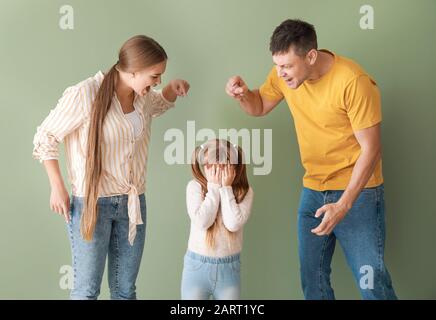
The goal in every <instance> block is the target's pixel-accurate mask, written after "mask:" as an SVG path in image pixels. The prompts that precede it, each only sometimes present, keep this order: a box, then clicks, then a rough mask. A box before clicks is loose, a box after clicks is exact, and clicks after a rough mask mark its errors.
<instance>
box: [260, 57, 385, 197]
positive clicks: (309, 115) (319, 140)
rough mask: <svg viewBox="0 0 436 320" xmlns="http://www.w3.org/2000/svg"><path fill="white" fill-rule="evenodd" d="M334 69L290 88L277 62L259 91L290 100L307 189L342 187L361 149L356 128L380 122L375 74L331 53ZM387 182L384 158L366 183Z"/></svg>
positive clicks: (304, 183)
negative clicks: (383, 169)
mask: <svg viewBox="0 0 436 320" xmlns="http://www.w3.org/2000/svg"><path fill="white" fill-rule="evenodd" d="M323 51H324V52H328V53H330V54H332V55H334V59H335V60H334V64H333V66H332V67H331V69H330V70H329V71H328V72H327V73H326V74H325V75H323V76H322V77H321V78H319V79H317V80H306V81H305V82H304V83H303V84H302V85H301V86H300V87H298V88H297V89H291V88H289V87H288V86H287V85H286V83H285V82H284V80H283V79H281V78H279V77H278V75H277V71H276V68H275V67H274V68H273V69H272V70H271V72H270V73H269V75H268V78H267V80H266V81H265V83H264V84H263V85H262V86H261V87H260V89H259V92H260V95H261V96H262V97H263V98H264V99H266V100H272V101H277V100H281V99H283V98H285V99H286V102H287V103H288V106H289V109H290V111H291V113H292V116H293V118H294V123H295V129H296V132H297V139H298V144H299V146H300V156H301V161H302V164H303V167H304V169H305V170H306V173H305V175H304V177H303V185H304V186H305V187H306V188H310V189H314V190H318V191H324V190H344V189H345V188H346V187H347V185H348V183H349V181H350V178H351V173H352V171H353V168H354V165H355V163H356V161H357V159H358V157H359V155H360V152H361V148H360V145H359V143H358V142H357V140H356V138H355V136H354V133H353V131H358V130H361V129H364V128H368V127H372V126H374V125H376V124H377V123H379V122H381V119H382V115H381V103H380V92H379V90H378V88H377V85H376V83H375V81H374V80H373V79H371V77H370V76H369V75H368V74H367V73H366V72H365V71H364V70H363V69H362V68H361V67H360V66H359V65H358V64H357V63H355V62H353V61H352V60H350V59H347V58H345V57H341V56H338V55H335V54H333V53H332V52H330V51H327V50H323ZM382 183H383V176H382V166H381V160H380V161H379V163H378V164H377V165H376V168H375V170H374V173H373V174H372V175H371V178H370V179H369V181H368V183H367V185H366V188H370V187H375V186H378V185H380V184H382Z"/></svg>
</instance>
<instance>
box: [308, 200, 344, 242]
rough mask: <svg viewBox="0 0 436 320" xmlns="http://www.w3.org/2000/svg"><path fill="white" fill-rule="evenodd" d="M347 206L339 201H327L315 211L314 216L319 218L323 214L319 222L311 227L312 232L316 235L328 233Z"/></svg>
mask: <svg viewBox="0 0 436 320" xmlns="http://www.w3.org/2000/svg"><path fill="white" fill-rule="evenodd" d="M348 210H349V208H348V207H347V206H346V205H344V204H342V203H340V202H336V203H329V204H326V205H323V206H322V207H321V208H319V209H318V210H317V211H316V213H315V218H319V217H320V216H322V215H323V214H324V217H323V218H322V221H321V223H320V224H319V226H318V227H316V228H315V229H312V230H311V231H312V233H315V234H316V235H317V236H325V235H329V234H330V233H331V232H332V231H333V229H334V228H335V226H336V225H337V224H338V223H339V222H340V221H341V220H342V219H343V218H344V217H345V215H346V214H347V212H348Z"/></svg>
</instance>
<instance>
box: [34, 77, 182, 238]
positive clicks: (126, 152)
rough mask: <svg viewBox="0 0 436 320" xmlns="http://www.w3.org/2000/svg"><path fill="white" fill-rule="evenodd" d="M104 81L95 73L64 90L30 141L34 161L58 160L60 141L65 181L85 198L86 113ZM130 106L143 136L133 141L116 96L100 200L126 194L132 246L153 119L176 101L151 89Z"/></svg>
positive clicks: (109, 119)
mask: <svg viewBox="0 0 436 320" xmlns="http://www.w3.org/2000/svg"><path fill="white" fill-rule="evenodd" d="M103 78H104V74H103V73H102V72H101V71H99V72H98V73H97V74H96V75H95V76H93V77H90V78H88V79H86V80H84V81H82V82H80V83H78V84H76V85H74V86H71V87H69V88H67V89H66V90H65V91H64V93H63V95H62V97H61V98H60V99H59V101H58V104H57V106H56V107H55V108H54V109H53V110H51V111H50V114H49V115H48V116H47V118H46V119H45V120H44V121H43V122H42V124H41V125H40V126H39V127H38V128H37V132H36V134H35V137H34V140H33V144H34V149H33V157H34V158H35V159H37V160H39V161H40V162H43V161H44V160H49V159H58V157H59V151H58V144H59V143H60V142H64V144H65V153H66V160H67V171H68V180H69V182H70V183H71V185H72V193H73V195H75V196H81V197H83V196H84V194H85V185H84V182H85V164H86V150H87V138H88V130H89V123H90V115H91V113H90V112H91V106H92V103H93V101H94V99H95V96H96V94H97V91H98V89H99V87H100V85H101V83H102V81H103ZM133 106H134V108H135V110H136V111H137V112H138V113H139V115H140V117H141V120H142V123H143V126H142V132H141V133H140V134H139V136H137V137H135V134H134V128H133V126H132V124H131V122H130V121H128V119H127V118H126V116H125V114H124V113H123V110H122V108H121V104H120V102H119V100H118V98H117V95H116V94H114V97H113V100H112V105H111V108H110V109H109V112H108V114H107V116H106V118H105V122H104V125H103V137H102V148H101V150H102V175H101V178H100V185H99V196H100V197H106V196H113V195H120V194H127V195H128V215H129V242H130V244H133V240H134V239H135V236H136V225H138V224H142V223H143V222H142V219H141V212H140V202H139V195H140V194H142V193H144V192H145V177H146V170H147V166H146V165H147V154H148V143H149V139H150V128H151V119H152V118H154V117H156V116H159V115H161V114H162V113H164V112H165V111H166V110H167V109H168V108H170V107H173V106H174V103H171V102H169V101H167V100H166V99H165V98H164V97H163V95H162V93H161V92H160V91H155V90H150V91H149V92H148V93H147V94H146V95H145V96H144V97H140V96H138V95H136V97H135V99H134V102H133Z"/></svg>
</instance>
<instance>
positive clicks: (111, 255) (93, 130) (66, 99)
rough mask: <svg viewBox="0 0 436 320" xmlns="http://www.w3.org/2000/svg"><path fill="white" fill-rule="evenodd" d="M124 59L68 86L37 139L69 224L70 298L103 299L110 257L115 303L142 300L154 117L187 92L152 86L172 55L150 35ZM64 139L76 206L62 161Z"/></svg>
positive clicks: (131, 45) (181, 84)
mask: <svg viewBox="0 0 436 320" xmlns="http://www.w3.org/2000/svg"><path fill="white" fill-rule="evenodd" d="M118 59H119V60H118V61H117V63H115V64H114V65H113V66H112V68H111V69H110V70H109V72H107V73H106V74H103V73H102V72H101V71H99V72H98V73H97V74H96V75H95V76H93V77H90V78H88V79H86V80H84V81H82V82H80V83H78V84H77V85H75V86H72V87H69V88H68V89H66V90H65V92H64V94H63V96H62V98H61V99H60V100H59V102H58V104H57V106H56V108H55V109H54V110H52V111H51V112H50V114H49V115H48V117H47V118H46V119H45V120H44V122H43V123H42V124H41V126H39V127H38V130H37V133H36V135H35V138H34V150H33V156H34V158H36V159H38V160H40V161H41V162H43V163H44V166H45V168H46V171H47V174H48V177H49V180H50V185H51V196H50V208H51V209H52V210H53V211H56V212H57V213H59V214H61V215H63V216H64V217H65V220H66V222H67V223H68V230H69V235H70V240H71V250H72V258H73V269H74V289H73V290H72V291H71V298H72V299H97V297H98V295H99V293H100V285H101V280H102V275H103V272H104V268H105V263H106V256H108V259H109V260H108V278H109V279H108V280H109V287H110V292H111V298H112V299H136V289H135V282H136V277H137V274H138V270H139V265H140V261H141V257H142V252H143V247H144V239H145V218H146V205H145V196H144V192H145V173H146V162H147V154H148V143H149V138H150V127H151V119H152V118H153V117H156V116H159V115H160V114H162V113H164V112H165V111H166V110H167V109H168V108H170V107H172V106H174V101H175V100H176V98H177V96H185V95H186V93H187V92H188V90H189V84H188V83H187V82H186V81H184V80H172V81H170V82H169V84H168V85H167V86H166V87H164V88H163V90H162V91H155V90H152V89H151V87H154V86H155V85H157V84H160V82H161V75H162V74H163V73H164V72H165V68H166V62H167V55H166V53H165V51H164V49H163V48H162V47H161V46H160V45H159V44H158V43H157V42H156V41H154V40H153V39H151V38H149V37H146V36H135V37H133V38H131V39H129V40H128V41H127V42H125V43H124V45H123V46H122V48H121V49H120V52H119V56H118ZM62 141H63V142H64V143H65V151H66V158H67V168H68V176H69V181H70V183H71V185H72V199H71V207H70V199H69V196H68V193H67V190H66V188H65V185H64V181H63V178H62V176H61V173H60V170H59V164H58V160H57V159H58V155H59V153H58V144H59V143H60V142H62ZM70 212H71V215H70Z"/></svg>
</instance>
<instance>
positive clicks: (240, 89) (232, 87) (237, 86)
mask: <svg viewBox="0 0 436 320" xmlns="http://www.w3.org/2000/svg"><path fill="white" fill-rule="evenodd" d="M247 92H248V87H247V85H246V84H245V82H244V80H242V78H241V77H240V76H234V77H231V78H230V79H229V80H228V81H227V84H226V93H227V94H228V95H229V96H231V97H233V98H235V99H237V100H241V99H242V98H243V97H244V96H245V94H246V93H247Z"/></svg>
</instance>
